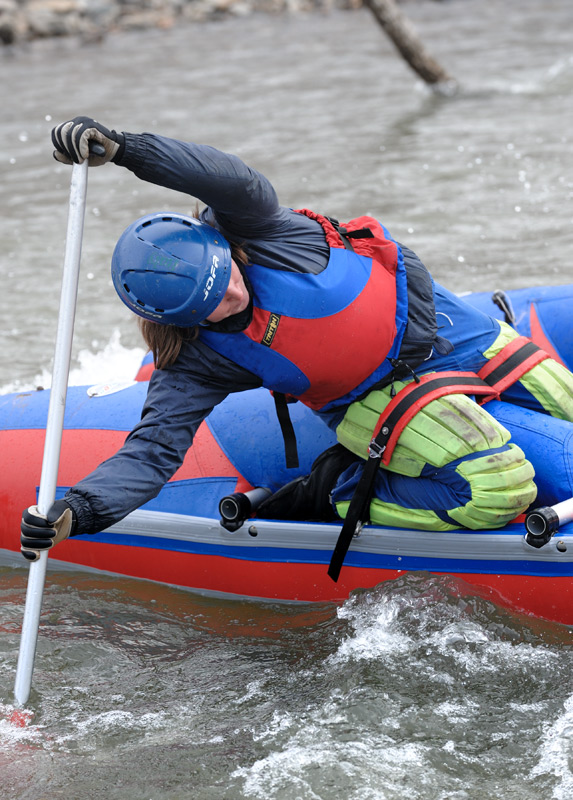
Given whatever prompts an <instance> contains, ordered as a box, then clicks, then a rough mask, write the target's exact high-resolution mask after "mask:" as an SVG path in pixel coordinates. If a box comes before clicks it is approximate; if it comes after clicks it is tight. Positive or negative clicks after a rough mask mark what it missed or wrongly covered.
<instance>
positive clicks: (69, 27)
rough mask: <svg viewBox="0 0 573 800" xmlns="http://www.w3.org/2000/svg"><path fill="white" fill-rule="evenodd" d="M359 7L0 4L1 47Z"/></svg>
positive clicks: (85, 0)
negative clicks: (235, 18) (263, 14)
mask: <svg viewBox="0 0 573 800" xmlns="http://www.w3.org/2000/svg"><path fill="white" fill-rule="evenodd" d="M360 4H361V0H0V43H2V44H14V43H17V42H23V41H29V40H32V39H38V38H45V37H54V36H78V35H79V36H82V37H83V38H86V39H88V40H94V41H97V40H98V39H101V38H103V37H104V36H105V35H106V34H107V33H110V32H113V31H118V30H134V29H140V30H142V29H146V28H170V27H171V26H172V25H174V24H175V23H176V22H177V21H179V20H187V21H193V22H200V21H204V20H208V19H216V18H217V17H224V16H228V15H235V16H247V15H248V14H250V13H252V12H253V11H264V12H267V13H275V14H277V13H281V12H284V11H288V12H300V11H309V10H311V9H313V8H325V7H331V6H333V5H336V6H337V7H341V8H352V7H356V6H359V5H360Z"/></svg>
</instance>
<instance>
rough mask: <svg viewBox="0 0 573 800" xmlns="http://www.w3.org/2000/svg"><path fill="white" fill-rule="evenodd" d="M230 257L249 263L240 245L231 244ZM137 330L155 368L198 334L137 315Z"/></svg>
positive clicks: (172, 359)
mask: <svg viewBox="0 0 573 800" xmlns="http://www.w3.org/2000/svg"><path fill="white" fill-rule="evenodd" d="M231 258H232V259H233V260H234V261H235V262H236V263H237V264H238V265H239V266H240V267H245V266H246V265H247V264H248V263H249V259H248V257H247V254H246V253H245V251H244V250H243V248H242V247H240V246H239V245H236V244H231ZM137 321H138V324H139V330H140V331H141V335H142V336H143V340H144V342H145V344H146V345H147V347H148V348H149V350H150V351H151V354H152V355H153V361H154V364H155V369H167V367H170V366H171V365H172V364H173V363H174V362H175V361H176V360H177V358H178V356H179V353H180V352H181V348H182V347H183V345H184V344H186V343H187V342H192V341H193V340H194V339H196V338H197V336H198V335H199V328H198V326H197V325H195V326H194V327H193V328H180V327H179V326H177V325H161V324H160V323H159V322H153V321H152V320H150V319H144V318H143V317H138V320H137Z"/></svg>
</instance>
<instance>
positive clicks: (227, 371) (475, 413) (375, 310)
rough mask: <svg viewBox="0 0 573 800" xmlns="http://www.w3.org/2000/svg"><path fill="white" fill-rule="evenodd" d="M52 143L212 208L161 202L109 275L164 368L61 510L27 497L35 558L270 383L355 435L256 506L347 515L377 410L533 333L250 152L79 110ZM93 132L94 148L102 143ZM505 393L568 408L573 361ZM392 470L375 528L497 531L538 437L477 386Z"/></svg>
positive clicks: (106, 518) (112, 519)
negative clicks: (404, 390)
mask: <svg viewBox="0 0 573 800" xmlns="http://www.w3.org/2000/svg"><path fill="white" fill-rule="evenodd" d="M52 141H53V145H54V147H55V152H54V157H55V158H56V160H57V161H60V162H62V163H65V164H72V163H79V162H82V161H84V160H85V159H86V158H87V159H88V163H89V166H94V167H95V166H100V165H103V164H106V163H107V162H113V163H114V164H115V165H117V166H119V167H124V168H127V169H129V170H131V171H132V172H133V173H134V174H135V175H136V176H137V177H138V178H140V179H142V180H144V181H149V182H151V183H154V184H157V185H159V186H163V187H167V188H169V189H173V190H174V191H177V192H184V193H186V194H188V195H191V196H192V197H194V198H196V199H197V200H199V201H201V202H202V203H204V204H205V206H206V207H205V208H204V210H202V211H201V213H200V214H199V217H198V218H193V217H190V216H186V215H184V214H180V213H153V214H148V215H146V216H144V217H143V218H141V219H138V220H136V221H135V222H133V223H132V224H131V225H129V226H128V227H127V229H126V230H125V232H124V233H123V234H122V235H121V237H120V239H119V241H118V242H117V245H116V247H115V250H114V253H113V257H112V265H111V269H112V276H113V284H114V287H115V289H116V291H117V293H118V295H119V297H120V299H121V300H122V301H123V302H124V303H125V304H126V305H127V306H128V308H130V309H131V310H132V311H133V312H134V313H135V314H137V315H138V316H139V317H140V323H141V330H142V334H143V337H144V339H145V341H146V343H147V345H148V346H149V348H150V350H151V351H152V353H153V356H154V360H155V366H156V369H155V370H154V372H153V373H152V376H151V379H150V381H149V389H148V393H147V399H146V402H145V405H144V407H143V411H142V415H141V420H140V422H139V423H138V424H137V425H136V426H135V427H134V429H133V430H132V431H131V433H130V434H129V435H128V437H127V439H126V441H125V444H124V445H123V446H122V447H121V449H120V450H119V451H118V452H117V453H116V454H115V455H114V456H113V457H111V458H110V459H108V460H107V461H105V462H104V463H102V464H101V465H100V466H99V467H97V469H95V470H94V471H93V472H92V473H91V474H90V475H88V476H87V477H86V478H84V479H83V480H81V481H80V482H79V483H77V484H76V485H75V486H73V487H72V488H71V489H69V491H68V492H67V494H66V495H65V496H64V498H63V499H61V500H57V501H56V502H55V503H54V504H53V506H52V507H51V509H50V510H49V512H48V514H47V517H46V518H44V517H42V516H40V514H39V512H38V509H37V508H36V507H35V506H33V507H31V508H29V509H27V510H26V511H25V512H24V514H23V520H22V537H21V545H22V552H23V555H24V556H25V557H26V558H27V559H28V560H30V561H33V560H35V559H36V558H38V557H39V553H40V551H41V550H44V549H47V548H49V547H52V546H53V545H54V544H56V543H57V542H59V541H61V540H63V539H65V538H66V537H67V536H73V535H77V534H90V533H96V532H99V531H101V530H103V529H105V528H107V527H108V526H110V525H112V524H113V523H116V522H118V521H119V520H120V519H122V518H123V517H125V516H126V515H127V514H128V513H130V512H131V511H133V510H134V509H136V508H138V507H139V506H141V505H142V504H143V503H145V502H146V501H148V500H150V499H151V498H153V497H155V496H156V495H157V494H158V492H159V491H160V490H161V488H162V486H163V485H164V484H165V483H166V482H167V481H168V480H169V479H170V478H171V476H172V475H173V474H174V473H175V471H176V470H177V468H178V467H179V466H180V465H181V463H182V461H183V459H184V457H185V454H186V452H187V450H188V448H189V447H190V446H191V445H192V442H193V436H194V434H195V432H196V430H197V428H198V426H199V424H200V423H201V422H202V420H204V419H205V417H206V416H207V415H208V414H209V412H210V411H211V410H212V409H213V407H214V406H216V405H217V404H218V403H220V402H221V401H222V400H223V399H224V398H225V397H226V396H227V395H228V394H229V392H238V391H244V390H247V389H253V388H255V387H260V386H264V387H266V388H268V389H270V390H272V391H273V392H274V393H275V395H276V397H277V398H279V400H280V399H284V398H285V397H288V399H289V400H292V398H296V400H298V401H300V402H302V403H304V404H306V405H307V406H309V407H310V408H311V409H312V410H313V411H314V412H315V413H317V414H319V415H320V416H321V417H322V418H323V419H324V420H325V421H326V422H327V423H328V425H329V426H331V427H332V428H333V429H335V430H336V432H337V437H338V441H339V442H340V445H335V446H334V448H331V449H330V450H328V451H326V453H324V454H322V455H321V456H320V457H319V458H318V459H317V461H316V462H315V465H314V466H313V470H312V472H311V474H310V476H301V475H300V473H299V472H297V471H296V469H293V481H292V482H291V483H288V484H287V485H286V486H285V487H283V489H279V491H278V493H276V495H274V496H271V497H270V498H269V499H268V500H266V501H265V503H264V504H263V505H262V506H261V507H260V508H259V510H258V516H263V517H267V518H268V517H278V518H281V517H282V518H290V519H301V518H307V519H327V520H328V519H333V518H337V517H338V518H343V517H344V516H345V513H346V510H347V508H348V504H349V501H350V498H351V496H352V493H353V491H354V487H355V486H356V483H357V481H358V479H359V477H360V473H361V471H362V469H363V465H364V463H365V462H364V461H363V459H365V458H367V457H368V448H369V443H370V441H371V439H372V434H373V430H374V427H375V425H376V422H377V420H378V418H379V415H380V413H381V412H382V411H383V409H384V408H385V407H386V406H387V405H388V404H389V403H390V401H391V400H392V398H393V397H394V395H396V393H397V391H398V390H399V389H400V388H401V387H402V386H403V385H404V384H408V385H412V384H414V383H416V382H417V381H419V376H420V375H424V374H427V373H433V372H439V373H443V372H444V371H456V372H459V371H470V372H472V373H476V372H478V371H479V370H481V369H482V368H484V365H487V364H488V362H489V361H490V359H492V358H494V357H495V356H497V355H498V354H499V353H500V352H501V351H502V350H503V351H504V352H505V351H506V350H507V347H506V346H509V347H510V349H511V343H512V342H513V341H514V340H515V339H516V338H517V334H516V333H515V331H514V330H513V329H512V328H510V326H509V325H506V324H505V323H502V322H499V321H497V320H496V319H494V318H492V317H490V316H488V315H486V314H483V313H481V312H480V311H478V310H476V309H474V308H472V307H471V306H470V305H469V304H466V303H465V302H464V301H463V300H461V299H459V298H458V297H457V296H455V295H454V294H452V293H451V292H449V291H448V290H447V289H445V288H443V287H442V286H440V285H439V284H437V283H435V282H434V281H433V279H432V278H431V276H430V274H429V273H428V271H427V269H426V268H425V267H424V265H423V264H422V262H421V261H420V259H419V258H418V256H417V255H416V254H415V253H413V252H412V251H411V250H410V249H409V248H408V247H405V246H404V245H402V244H399V243H398V242H397V241H395V239H393V238H392V236H391V235H390V233H389V232H388V230H387V229H386V228H385V227H384V226H383V225H382V224H381V223H380V222H378V221H377V220H375V219H373V218H371V217H367V216H363V217H359V218H358V219H355V220H352V221H351V222H350V223H347V224H344V225H340V224H339V223H338V222H337V221H336V220H334V219H332V218H329V217H327V216H323V215H322V214H320V213H317V212H314V211H309V210H307V209H302V210H298V211H295V210H292V209H290V208H286V207H284V206H281V205H280V204H279V201H278V199H277V195H276V193H275V190H274V188H273V186H272V185H271V184H270V182H269V181H268V180H267V179H266V178H265V177H264V176H263V175H261V174H260V173H259V172H257V170H255V169H253V168H252V167H249V166H247V165H246V164H244V163H243V162H242V161H241V160H240V159H239V158H238V157H237V156H235V155H229V154H227V153H224V152H221V151H219V150H217V149H215V148H214V147H210V146H206V145H201V144H194V143H189V142H183V141H177V140H174V139H170V138H165V137H163V136H159V135H155V134H152V133H142V134H133V133H117V132H115V131H113V130H109V129H107V128H106V127H104V126H103V125H101V124H100V123H99V122H96V121H95V120H93V119H90V118H88V117H81V116H80V117H75V118H74V119H72V120H70V121H66V122H63V123H62V124H60V125H58V126H57V127H55V128H54V130H53V131H52ZM94 144H97V145H99V152H98V154H93V152H92V153H91V154H90V145H94ZM93 149H94V148H93V146H92V151H93ZM503 360H504V358H502V361H503ZM518 372H519V370H518ZM506 382H507V381H506ZM503 399H504V400H507V401H509V402H513V403H517V404H521V405H525V406H528V407H530V408H534V409H538V410H540V411H542V412H543V413H548V414H551V415H554V416H557V417H561V418H563V419H569V420H572V419H573V376H571V374H570V373H569V372H568V371H567V370H565V368H563V367H561V366H560V365H559V364H557V363H556V362H554V361H552V360H550V359H545V360H542V361H540V362H539V363H536V364H535V365H533V367H532V368H529V367H528V368H527V369H526V370H525V371H523V370H522V374H520V375H519V379H518V380H517V381H515V382H513V383H511V385H509V386H506V387H505V388H504V393H503ZM280 407H281V405H280V403H279V408H280ZM283 408H284V405H283ZM285 428H286V429H287V430H288V425H285ZM381 466H382V467H383V469H380V470H378V475H377V478H376V487H375V495H374V497H373V499H372V502H371V503H370V507H369V517H370V520H371V521H372V522H373V523H375V524H379V525H392V526H399V527H400V526H401V527H409V528H412V527H414V528H419V529H430V530H450V529H459V528H464V527H466V528H473V529H483V528H495V527H501V526H503V525H504V524H505V523H506V522H507V521H509V520H511V519H513V518H515V516H516V515H518V514H519V513H521V512H523V511H524V510H525V509H526V508H527V507H528V506H529V505H530V504H531V503H532V502H533V500H534V499H535V495H536V487H535V484H534V481H533V478H534V472H533V468H532V467H531V465H530V463H529V462H528V461H527V459H526V458H525V455H524V453H523V452H522V450H521V449H520V448H519V447H517V446H516V445H514V444H513V443H512V442H511V441H510V435H509V433H508V431H507V430H506V429H505V428H504V427H503V426H502V425H501V424H500V423H499V422H498V421H497V420H496V419H495V418H494V417H493V416H492V415H491V414H489V413H488V412H487V410H486V409H485V408H484V407H482V406H481V405H479V404H478V403H477V402H475V400H474V399H473V396H472V395H470V394H469V393H467V392H466V393H462V392H460V391H457V392H455V393H449V394H446V395H445V396H439V397H435V399H432V401H431V402H430V403H429V404H427V405H425V406H424V407H422V408H421V409H420V410H419V411H418V412H417V413H416V415H415V416H414V417H413V419H411V421H409V422H408V424H407V426H406V428H405V429H404V431H403V432H402V434H401V436H400V441H399V442H398V444H397V446H396V448H395V449H394V451H393V453H392V457H391V459H389V463H387V464H384V463H382V464H381Z"/></svg>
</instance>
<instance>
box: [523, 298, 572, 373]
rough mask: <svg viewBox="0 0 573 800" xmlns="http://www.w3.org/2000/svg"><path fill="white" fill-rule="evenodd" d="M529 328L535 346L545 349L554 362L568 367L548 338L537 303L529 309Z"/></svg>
mask: <svg viewBox="0 0 573 800" xmlns="http://www.w3.org/2000/svg"><path fill="white" fill-rule="evenodd" d="M529 327H530V329H531V339H532V340H533V341H534V342H535V344H536V345H538V346H539V347H541V348H543V350H545V352H546V353H548V354H549V356H550V358H552V359H553V360H554V361H557V362H558V363H559V364H561V365H562V366H564V367H567V364H566V363H565V362H564V361H563V359H562V358H561V356H560V355H559V353H558V352H557V350H556V349H555V347H554V346H553V345H552V344H551V342H550V341H549V339H548V338H547V336H546V334H545V331H544V330H543V326H542V325H541V321H540V319H539V316H538V314H537V310H536V308H535V303H532V304H531V306H530V307H529Z"/></svg>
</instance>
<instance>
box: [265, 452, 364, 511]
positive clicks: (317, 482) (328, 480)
mask: <svg viewBox="0 0 573 800" xmlns="http://www.w3.org/2000/svg"><path fill="white" fill-rule="evenodd" d="M361 460H362V459H360V458H359V457H358V456H355V455H354V453H351V452H350V450H347V449H346V448H345V447H343V446H342V445H341V444H335V445H334V446H333V447H330V448H329V449H328V450H325V451H324V453H321V454H320V455H319V456H318V458H317V459H316V461H315V462H314V464H313V465H312V468H311V471H310V474H309V475H305V476H304V477H302V478H295V480H294V481H291V482H290V483H287V484H286V486H283V487H282V488H280V489H279V490H278V492H275V493H274V494H272V495H271V496H270V497H269V498H268V499H267V500H264V501H263V502H262V503H261V504H260V506H259V507H258V508H257V512H256V513H257V517H260V518H261V519H292V520H308V521H311V520H320V521H321V522H330V521H331V520H334V519H338V517H337V515H336V514H335V512H334V509H333V507H332V504H331V502H330V493H331V492H332V489H333V488H334V485H335V483H336V481H337V480H338V476H339V475H340V474H341V473H342V472H344V470H345V469H346V468H347V467H349V466H350V465H351V464H353V463H354V462H355V461H361Z"/></svg>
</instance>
